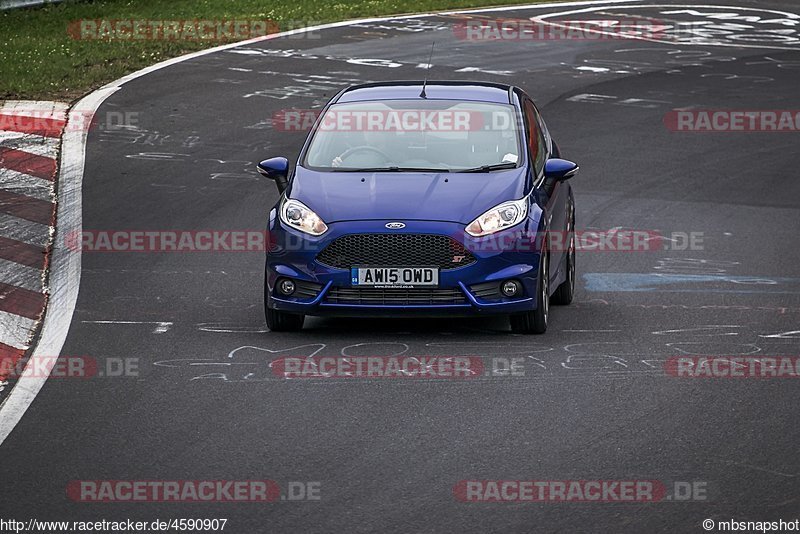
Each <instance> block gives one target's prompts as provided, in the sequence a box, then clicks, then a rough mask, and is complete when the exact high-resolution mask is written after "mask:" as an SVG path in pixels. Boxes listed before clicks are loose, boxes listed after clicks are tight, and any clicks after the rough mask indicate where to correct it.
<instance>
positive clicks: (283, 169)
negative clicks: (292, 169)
mask: <svg viewBox="0 0 800 534" xmlns="http://www.w3.org/2000/svg"><path fill="white" fill-rule="evenodd" d="M256 168H257V169H258V172H259V173H260V174H261V175H262V176H266V177H267V178H269V179H270V180H275V185H276V186H277V187H278V192H279V193H283V192H284V190H285V189H286V188H287V187H288V186H289V160H288V159H286V158H270V159H265V160H264V161H262V162H261V163H259V164H258V165H256Z"/></svg>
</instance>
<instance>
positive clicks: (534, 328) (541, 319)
mask: <svg viewBox="0 0 800 534" xmlns="http://www.w3.org/2000/svg"><path fill="white" fill-rule="evenodd" d="M549 261H550V254H549V253H548V252H547V251H546V250H545V252H544V254H542V257H541V260H540V261H539V280H538V284H537V289H538V291H537V292H536V294H537V297H536V309H535V310H533V311H529V312H525V313H520V314H516V315H512V316H511V317H510V322H511V331H512V332H513V333H515V334H544V333H545V332H546V331H547V318H548V315H549V311H550V298H549V291H550V269H549V267H548V263H549Z"/></svg>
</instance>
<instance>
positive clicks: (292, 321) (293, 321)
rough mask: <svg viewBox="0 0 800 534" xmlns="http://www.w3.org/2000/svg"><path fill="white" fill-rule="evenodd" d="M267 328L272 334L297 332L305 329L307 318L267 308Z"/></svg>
mask: <svg viewBox="0 0 800 534" xmlns="http://www.w3.org/2000/svg"><path fill="white" fill-rule="evenodd" d="M265 311H266V317H267V328H269V329H270V331H272V332H297V331H298V330H302V329H303V323H304V322H305V319H306V316H305V315H300V314H296V313H286V312H282V311H278V310H273V309H270V308H266V310H265Z"/></svg>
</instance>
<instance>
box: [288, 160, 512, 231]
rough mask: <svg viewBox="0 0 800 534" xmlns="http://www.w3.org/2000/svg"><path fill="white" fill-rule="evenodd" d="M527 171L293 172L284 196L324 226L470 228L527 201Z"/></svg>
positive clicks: (307, 170)
mask: <svg viewBox="0 0 800 534" xmlns="http://www.w3.org/2000/svg"><path fill="white" fill-rule="evenodd" d="M524 173H525V167H521V168H519V169H509V170H505V171H494V172H491V173H413V172H318V171H312V170H309V169H304V168H302V167H297V170H296V172H295V176H294V178H293V179H292V182H291V186H290V188H289V190H288V191H287V196H288V197H289V198H294V199H297V200H299V201H300V202H302V203H304V204H305V205H307V206H308V207H309V208H311V209H312V210H314V211H315V212H316V213H317V215H319V216H320V217H321V218H322V220H323V221H325V222H327V223H334V222H339V221H360V220H383V219H396V220H399V221H404V220H405V221H409V220H430V221H446V222H457V223H462V224H469V223H470V222H472V221H473V220H474V219H475V218H476V217H478V216H479V215H480V214H482V213H483V212H485V211H486V210H488V209H490V208H492V207H494V206H496V205H497V204H500V203H501V202H505V201H507V200H513V199H517V198H522V197H523V196H524V195H525V178H524Z"/></svg>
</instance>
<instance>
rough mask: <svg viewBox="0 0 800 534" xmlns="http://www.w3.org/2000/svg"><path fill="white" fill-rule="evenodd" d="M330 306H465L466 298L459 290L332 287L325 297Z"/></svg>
mask: <svg viewBox="0 0 800 534" xmlns="http://www.w3.org/2000/svg"><path fill="white" fill-rule="evenodd" d="M325 302H327V303H329V304H373V305H382V304H395V305H408V306H412V305H431V304H464V303H466V298H465V297H464V293H462V292H461V290H460V289H458V288H449V289H440V288H426V287H413V288H399V287H390V288H377V287H332V288H331V289H330V290H329V291H328V294H327V295H325Z"/></svg>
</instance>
